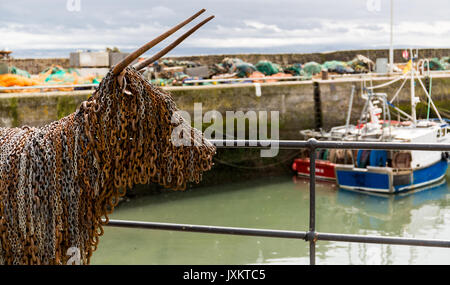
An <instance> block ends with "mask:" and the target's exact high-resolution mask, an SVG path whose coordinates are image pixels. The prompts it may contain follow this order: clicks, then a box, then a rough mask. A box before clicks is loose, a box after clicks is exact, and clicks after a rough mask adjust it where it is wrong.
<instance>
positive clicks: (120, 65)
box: [113, 9, 206, 75]
mask: <svg viewBox="0 0 450 285" xmlns="http://www.w3.org/2000/svg"><path fill="white" fill-rule="evenodd" d="M205 11H206V9H201V10H200V11H198V12H197V13H195V14H194V15H193V16H191V17H190V18H188V19H186V20H185V21H183V22H181V23H179V24H178V25H176V26H175V27H173V28H172V29H170V30H168V31H167V32H165V33H164V34H161V35H160V36H158V37H157V38H155V39H153V40H152V41H150V42H148V43H146V44H145V45H143V46H141V47H140V48H139V49H137V50H135V51H134V52H133V53H131V54H129V55H128V56H127V57H126V58H124V59H123V60H122V61H120V62H119V63H118V64H116V65H115V66H114V68H113V74H114V75H118V74H119V73H121V72H122V70H123V69H124V68H125V67H127V66H128V65H129V64H130V63H132V62H133V61H134V60H135V59H136V58H138V57H139V56H140V55H142V54H143V53H145V52H146V51H147V50H149V49H150V48H152V47H154V46H155V45H157V44H158V43H160V42H161V41H162V40H164V39H166V38H167V37H169V36H170V35H172V34H173V33H175V32H176V31H178V30H179V29H181V28H182V27H184V26H185V25H187V24H188V23H190V22H191V21H192V20H194V19H195V18H197V17H198V16H199V15H200V14H202V13H203V12H205Z"/></svg>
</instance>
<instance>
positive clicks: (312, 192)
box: [307, 139, 317, 265]
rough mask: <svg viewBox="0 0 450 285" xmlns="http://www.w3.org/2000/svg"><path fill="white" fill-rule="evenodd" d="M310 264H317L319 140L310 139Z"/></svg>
mask: <svg viewBox="0 0 450 285" xmlns="http://www.w3.org/2000/svg"><path fill="white" fill-rule="evenodd" d="M308 145H309V233H308V237H307V238H308V240H309V264H310V265H315V264H316V239H315V235H316V147H317V140H315V139H309V140H308Z"/></svg>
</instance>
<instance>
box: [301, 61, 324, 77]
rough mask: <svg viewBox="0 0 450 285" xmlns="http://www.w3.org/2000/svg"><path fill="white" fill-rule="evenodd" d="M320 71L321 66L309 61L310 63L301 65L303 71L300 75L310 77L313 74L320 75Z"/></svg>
mask: <svg viewBox="0 0 450 285" xmlns="http://www.w3.org/2000/svg"><path fill="white" fill-rule="evenodd" d="M321 71H322V66H321V65H320V64H319V63H317V62H315V61H311V62H308V63H305V64H304V65H303V69H302V70H301V75H304V76H309V77H311V76H313V75H315V74H318V73H320V72H321Z"/></svg>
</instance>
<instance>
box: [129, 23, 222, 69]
mask: <svg viewBox="0 0 450 285" xmlns="http://www.w3.org/2000/svg"><path fill="white" fill-rule="evenodd" d="M213 18H214V16H211V17H209V18H206V19H205V20H203V21H202V22H201V23H199V24H197V26H195V27H193V28H192V29H190V30H189V31H187V32H186V33H185V34H184V35H182V36H181V37H179V38H178V39H177V40H175V41H174V42H173V43H171V44H170V45H169V46H167V47H165V48H164V49H163V50H161V51H160V52H158V53H157V54H155V55H154V56H152V57H151V58H148V59H146V60H144V61H141V62H138V63H136V64H135V65H133V67H134V68H136V70H141V69H142V68H144V67H146V66H147V65H149V64H151V63H153V62H155V61H157V60H158V59H160V58H161V57H163V56H164V55H165V54H167V53H168V52H169V51H171V50H172V49H173V48H175V47H176V46H177V45H179V44H180V43H181V42H182V41H183V40H184V39H186V38H187V37H189V36H190V35H191V34H192V33H194V32H195V31H196V30H198V29H199V28H200V27H201V26H203V25H204V24H206V23H207V22H209V21H210V20H212V19H213Z"/></svg>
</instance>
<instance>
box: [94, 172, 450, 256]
mask: <svg viewBox="0 0 450 285" xmlns="http://www.w3.org/2000/svg"><path fill="white" fill-rule="evenodd" d="M294 180H295V181H294ZM448 185H450V173H447V181H443V182H442V183H440V184H438V185H434V186H433V187H431V188H429V189H423V190H422V191H418V192H415V193H408V194H406V195H402V196H399V195H396V196H392V195H391V196H374V195H369V194H364V193H355V192H349V191H346V190H342V189H336V187H335V186H334V185H333V184H329V183H319V184H318V185H317V190H316V192H317V200H316V206H317V214H316V223H317V231H319V232H330V233H348V234H360V235H377V236H402V237H411V238H426V239H449V237H450V189H449V187H448ZM308 199H309V184H308V181H307V180H304V179H296V178H295V177H294V178H293V177H277V178H273V177H272V178H271V177H267V178H261V179H259V180H257V181H248V182H245V183H235V184H229V185H223V186H218V187H204V188H197V189H192V190H188V191H186V192H166V193H162V194H152V195H148V196H144V197H140V198H138V199H131V200H130V201H128V202H123V203H121V204H120V206H119V207H118V208H117V209H116V210H115V212H114V214H113V215H112V216H111V217H110V218H111V219H124V220H137V221H154V222H168V223H186V224H197V225H217V226H230V227H250V228H265V229H280V230H298V231H307V230H308V215H309V200H308ZM308 253H309V246H308V243H307V242H305V241H303V240H292V239H279V238H261V237H245V236H230V235H217V234H202V233H185V232H174V231H160V230H140V229H126V228H113V227H106V228H105V234H104V236H102V237H101V238H100V244H99V247H98V249H97V251H96V252H94V254H93V258H92V261H91V263H92V264H167V265H170V264H192V265H194V264H225V265H228V264H239V265H240V264H308V263H309V256H308ZM316 262H317V264H450V249H445V248H429V247H410V246H403V245H381V244H362V243H344V242H325V241H318V243H317V248H316Z"/></svg>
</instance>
